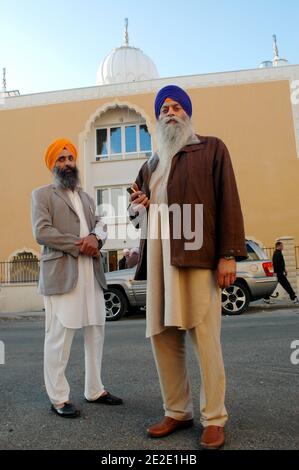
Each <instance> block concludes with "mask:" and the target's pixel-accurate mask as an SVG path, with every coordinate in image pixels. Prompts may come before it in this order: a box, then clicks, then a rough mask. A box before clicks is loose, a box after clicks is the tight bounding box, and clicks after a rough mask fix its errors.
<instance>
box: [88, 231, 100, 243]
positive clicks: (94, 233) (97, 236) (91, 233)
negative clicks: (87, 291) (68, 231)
mask: <svg viewBox="0 0 299 470" xmlns="http://www.w3.org/2000/svg"><path fill="white" fill-rule="evenodd" d="M89 235H94V236H95V237H96V239H97V240H98V242H99V241H101V237H99V235H97V234H96V232H90V234H89Z"/></svg>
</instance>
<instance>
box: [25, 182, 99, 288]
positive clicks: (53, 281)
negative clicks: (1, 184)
mask: <svg viewBox="0 0 299 470" xmlns="http://www.w3.org/2000/svg"><path fill="white" fill-rule="evenodd" d="M79 195H80V198H81V201H82V204H83V209H84V214H85V217H86V222H87V225H88V228H89V230H90V232H92V231H94V229H95V227H96V225H99V224H100V223H101V222H100V218H99V217H97V216H96V215H95V204H94V201H93V200H92V198H91V197H90V196H89V195H88V194H87V193H85V192H84V191H82V190H79ZM31 210H32V211H31V217H32V228H33V235H34V238H35V239H36V241H37V243H39V244H40V245H42V255H41V263H40V277H39V285H38V292H39V293H40V294H43V295H55V294H65V293H67V292H70V291H71V290H72V289H73V288H74V287H75V286H76V284H77V280H78V256H79V254H80V248H79V246H78V245H75V242H76V241H78V240H79V239H80V221H79V217H78V215H77V213H76V211H75V209H74V206H73V205H72V203H71V201H70V199H69V197H68V195H67V193H66V191H65V190H63V189H61V188H59V187H57V186H56V185H55V184H50V185H48V186H42V187H40V188H37V189H35V190H34V191H33V192H32V207H31ZM103 230H104V232H107V227H106V226H105V225H104V226H103ZM104 241H105V240H104ZM93 267H94V273H95V277H96V279H97V281H98V283H99V284H100V286H101V287H102V288H103V289H106V288H107V285H106V280H105V275H104V270H103V266H102V262H101V257H99V258H97V259H95V258H93Z"/></svg>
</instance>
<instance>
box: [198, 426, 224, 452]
mask: <svg viewBox="0 0 299 470" xmlns="http://www.w3.org/2000/svg"><path fill="white" fill-rule="evenodd" d="M224 441H225V437H224V428H223V427H221V426H207V427H206V428H204V431H203V433H202V435H201V438H200V445H201V446H202V447H203V448H204V449H219V447H221V446H223V444H224Z"/></svg>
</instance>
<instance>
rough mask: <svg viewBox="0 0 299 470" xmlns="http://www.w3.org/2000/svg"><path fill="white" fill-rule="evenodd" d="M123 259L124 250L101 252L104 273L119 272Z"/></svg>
mask: <svg viewBox="0 0 299 470" xmlns="http://www.w3.org/2000/svg"><path fill="white" fill-rule="evenodd" d="M122 257H123V250H109V251H101V259H102V263H103V268H104V272H105V273H107V272H111V271H117V270H118V269H119V265H118V263H119V260H120V259H121V258H122Z"/></svg>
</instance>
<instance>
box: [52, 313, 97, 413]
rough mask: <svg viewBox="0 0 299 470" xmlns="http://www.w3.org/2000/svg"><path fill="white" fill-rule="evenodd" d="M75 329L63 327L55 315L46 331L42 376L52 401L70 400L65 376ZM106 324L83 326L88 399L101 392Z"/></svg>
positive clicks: (55, 402)
mask: <svg viewBox="0 0 299 470" xmlns="http://www.w3.org/2000/svg"><path fill="white" fill-rule="evenodd" d="M75 332H76V329H73V328H65V327H64V326H63V325H62V324H61V323H60V321H59V320H58V318H57V316H56V315H53V316H52V318H51V324H50V326H49V328H48V329H47V331H46V335H45V347H44V378H45V385H46V390H47V393H48V396H49V398H50V401H51V403H53V404H54V405H58V404H60V403H65V402H67V401H68V400H69V394H70V387H69V384H68V382H67V380H66V377H65V369H66V366H67V363H68V360H69V356H70V350H71V346H72V341H73V338H74V334H75ZM104 335H105V326H104V325H101V326H98V325H93V326H86V327H84V349H85V390H84V395H85V398H87V400H96V399H97V398H98V397H99V396H100V395H101V394H102V393H103V392H104V386H103V384H102V380H101V365H102V353H103V344H104Z"/></svg>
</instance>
